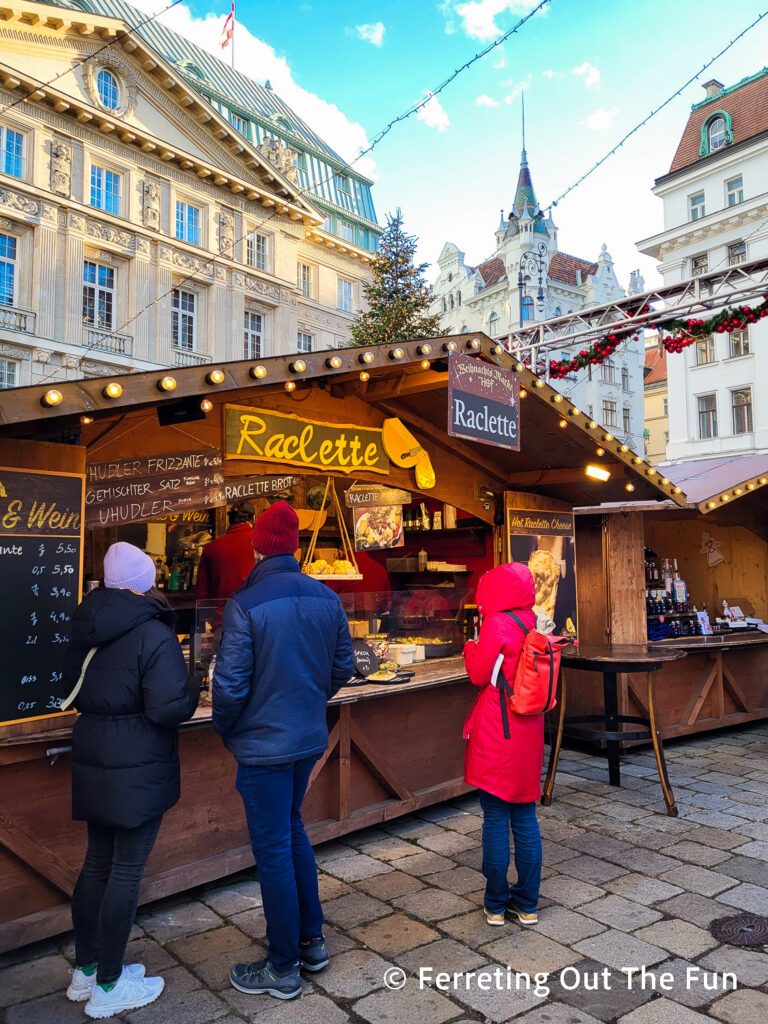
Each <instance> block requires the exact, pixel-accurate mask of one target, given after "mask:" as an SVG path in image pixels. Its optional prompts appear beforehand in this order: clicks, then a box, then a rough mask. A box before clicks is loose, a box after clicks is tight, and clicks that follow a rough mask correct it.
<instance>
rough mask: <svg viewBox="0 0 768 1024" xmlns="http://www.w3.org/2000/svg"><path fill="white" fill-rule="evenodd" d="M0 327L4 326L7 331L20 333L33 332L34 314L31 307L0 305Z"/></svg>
mask: <svg viewBox="0 0 768 1024" xmlns="http://www.w3.org/2000/svg"><path fill="white" fill-rule="evenodd" d="M0 327H4V328H5V329H6V330H7V331H21V332H22V334H34V333H35V314H34V313H33V312H32V310H31V309H20V308H19V307H18V306H5V305H0Z"/></svg>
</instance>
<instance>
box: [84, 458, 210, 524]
mask: <svg viewBox="0 0 768 1024" xmlns="http://www.w3.org/2000/svg"><path fill="white" fill-rule="evenodd" d="M85 474H86V481H87V484H88V487H87V490H86V494H85V525H86V526H87V527H88V528H89V529H90V528H91V527H93V526H119V525H120V524H121V523H137V522H141V521H144V520H149V519H161V518H162V517H163V516H169V515H174V514H176V513H179V512H186V511H187V510H188V509H206V508H213V507H214V506H216V505H223V504H224V503H225V502H226V500H227V498H226V494H225V492H224V474H223V473H222V470H221V452H220V451H219V450H218V448H204V449H202V450H201V451H192V452H177V453H175V454H173V455H143V456H136V457H135V458H127V459H115V460H114V461H113V462H89V463H88V465H87V466H86V467H85Z"/></svg>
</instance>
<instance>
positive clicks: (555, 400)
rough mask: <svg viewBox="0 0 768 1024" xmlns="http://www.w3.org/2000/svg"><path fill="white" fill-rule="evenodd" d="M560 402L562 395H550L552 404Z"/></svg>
mask: <svg viewBox="0 0 768 1024" xmlns="http://www.w3.org/2000/svg"><path fill="white" fill-rule="evenodd" d="M562 400H563V396H562V395H552V401H553V402H562Z"/></svg>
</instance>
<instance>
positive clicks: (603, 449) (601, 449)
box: [596, 448, 605, 458]
mask: <svg viewBox="0 0 768 1024" xmlns="http://www.w3.org/2000/svg"><path fill="white" fill-rule="evenodd" d="M596 454H597V455H599V456H600V457H601V458H602V456H603V455H605V448H598V449H597V452H596Z"/></svg>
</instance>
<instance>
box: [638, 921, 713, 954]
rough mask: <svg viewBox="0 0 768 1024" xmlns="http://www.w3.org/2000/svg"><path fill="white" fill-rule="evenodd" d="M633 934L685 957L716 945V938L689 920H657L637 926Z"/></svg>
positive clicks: (704, 951)
mask: <svg viewBox="0 0 768 1024" xmlns="http://www.w3.org/2000/svg"><path fill="white" fill-rule="evenodd" d="M633 934H634V935H635V936H636V937H637V938H638V939H643V941H644V942H650V943H651V944H652V945H655V946H661V947H662V948H663V949H668V950H669V951H670V953H674V954H675V955H676V956H680V957H685V958H687V959H692V958H694V957H697V956H701V955H702V953H707V952H708V951H709V950H710V949H712V947H713V946H716V945H717V940H716V939H715V938H713V937H712V935H711V934H710V933H709V932H708V931H705V930H704V929H703V928H698V927H697V926H696V925H695V924H691V923H690V922H689V921H657V922H656V924H652V925H649V926H648V927H647V928H639V929H638V930H637V931H635V932H633Z"/></svg>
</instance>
